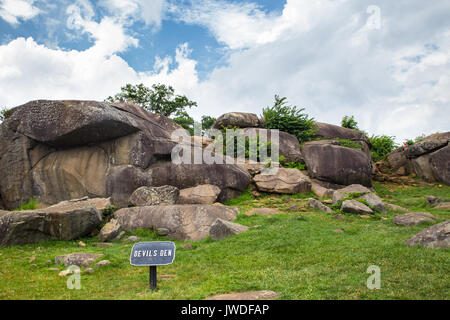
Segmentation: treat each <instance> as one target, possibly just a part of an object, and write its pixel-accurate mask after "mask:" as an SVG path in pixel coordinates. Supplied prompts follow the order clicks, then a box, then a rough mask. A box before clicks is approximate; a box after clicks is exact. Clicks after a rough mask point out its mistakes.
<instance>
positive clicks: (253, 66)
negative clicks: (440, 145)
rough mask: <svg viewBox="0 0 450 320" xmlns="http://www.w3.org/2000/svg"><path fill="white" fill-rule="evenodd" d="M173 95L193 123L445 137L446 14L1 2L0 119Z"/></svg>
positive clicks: (342, 1)
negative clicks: (274, 110) (165, 90)
mask: <svg viewBox="0 0 450 320" xmlns="http://www.w3.org/2000/svg"><path fill="white" fill-rule="evenodd" d="M128 82H129V83H141V82H142V83H144V84H145V85H147V86H151V85H152V84H153V83H157V82H161V83H166V84H170V85H172V86H174V88H175V89H176V92H177V93H181V94H186V95H187V96H188V97H189V98H191V99H192V100H195V101H197V102H198V107H197V108H195V109H192V110H190V111H189V112H190V113H191V115H192V116H194V118H196V119H199V118H200V117H201V115H204V114H208V115H212V116H218V115H220V114H222V113H224V112H228V111H243V112H254V113H257V114H261V111H262V108H263V107H265V106H267V105H270V104H272V102H273V96H274V95H275V94H279V95H281V96H286V97H287V98H288V101H289V102H290V103H291V104H293V105H297V106H299V107H304V108H305V109H306V111H307V112H308V113H309V114H310V115H311V116H313V117H314V118H315V119H316V120H319V121H323V122H329V123H335V124H339V122H340V120H341V119H342V117H343V116H345V115H354V116H355V117H356V119H357V120H358V121H359V123H360V127H361V128H362V129H364V130H365V131H368V132H369V133H371V134H389V135H393V136H396V137H397V140H398V141H399V142H400V141H402V140H404V139H407V138H414V137H415V136H418V135H420V134H423V133H425V134H430V133H433V132H436V131H448V130H449V123H450V121H448V119H449V117H448V114H449V113H450V90H449V89H450V2H449V1H446V0H436V1H434V2H433V5H430V4H428V3H426V2H424V1H421V0H408V1H389V0H322V1H314V0H287V1H275V0H247V1H236V0H235V1H229V0H195V1H193V0H180V1H177V0H95V1H94V0H76V1H68V0H62V1H53V0H0V107H2V106H4V107H13V106H16V105H20V104H22V103H25V102H27V101H29V100H34V99H92V100H103V99H104V98H106V97H107V96H109V95H113V94H114V93H116V92H118V91H119V90H120V87H121V86H123V85H124V84H125V83H128Z"/></svg>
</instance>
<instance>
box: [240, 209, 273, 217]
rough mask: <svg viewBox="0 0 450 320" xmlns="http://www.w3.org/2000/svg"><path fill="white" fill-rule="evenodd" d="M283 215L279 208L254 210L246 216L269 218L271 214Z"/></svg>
mask: <svg viewBox="0 0 450 320" xmlns="http://www.w3.org/2000/svg"><path fill="white" fill-rule="evenodd" d="M280 213H282V212H281V211H280V210H278V209H277V208H253V209H250V210H249V211H247V212H246V213H245V214H246V215H254V214H256V215H259V216H267V215H270V214H280Z"/></svg>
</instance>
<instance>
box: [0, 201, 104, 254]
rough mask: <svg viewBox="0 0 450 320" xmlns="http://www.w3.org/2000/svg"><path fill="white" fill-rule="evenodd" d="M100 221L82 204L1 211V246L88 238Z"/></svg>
mask: <svg viewBox="0 0 450 320" xmlns="http://www.w3.org/2000/svg"><path fill="white" fill-rule="evenodd" d="M101 221H102V219H101V215H100V213H99V211H98V210H97V209H96V208H95V207H94V206H93V205H92V204H90V203H89V202H84V201H78V202H71V201H64V202H62V203H60V204H57V205H54V206H51V207H48V208H45V209H39V210H27V211H19V212H7V211H3V212H1V213H0V245H1V246H11V245H22V244H27V243H35V242H40V241H45V240H49V239H57V240H73V239H76V238H79V237H83V236H87V235H89V234H90V233H91V232H92V231H93V230H94V229H95V228H97V227H98V226H99V225H100V223H101Z"/></svg>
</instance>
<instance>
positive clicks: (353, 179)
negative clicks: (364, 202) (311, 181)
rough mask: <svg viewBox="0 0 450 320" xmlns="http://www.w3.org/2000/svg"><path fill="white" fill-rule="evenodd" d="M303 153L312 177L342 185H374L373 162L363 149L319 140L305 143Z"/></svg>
mask: <svg viewBox="0 0 450 320" xmlns="http://www.w3.org/2000/svg"><path fill="white" fill-rule="evenodd" d="M302 155H303V159H304V160H305V162H306V166H307V169H308V172H309V175H310V176H311V178H315V179H318V180H324V181H328V182H332V183H335V184H340V185H350V184H361V185H364V186H366V187H371V186H372V180H371V174H372V162H371V159H370V157H368V156H367V154H366V153H364V152H363V151H361V150H358V149H353V148H348V147H342V146H339V145H337V144H336V143H335V142H334V141H332V140H319V141H311V142H307V143H304V144H303V149H302Z"/></svg>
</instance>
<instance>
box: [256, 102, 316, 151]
mask: <svg viewBox="0 0 450 320" xmlns="http://www.w3.org/2000/svg"><path fill="white" fill-rule="evenodd" d="M304 110H305V109H304V108H301V109H299V108H297V107H296V106H290V105H287V102H286V97H283V98H280V96H278V95H275V102H274V105H273V107H267V108H264V109H263V117H264V128H266V129H279V130H280V131H284V132H287V133H290V134H292V135H294V136H296V137H297V139H298V141H299V143H300V144H302V143H303V142H306V141H309V140H311V139H312V138H313V136H314V135H315V133H316V130H317V129H316V125H315V122H314V119H313V118H309V116H308V115H307V114H306V113H303V111H304Z"/></svg>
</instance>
